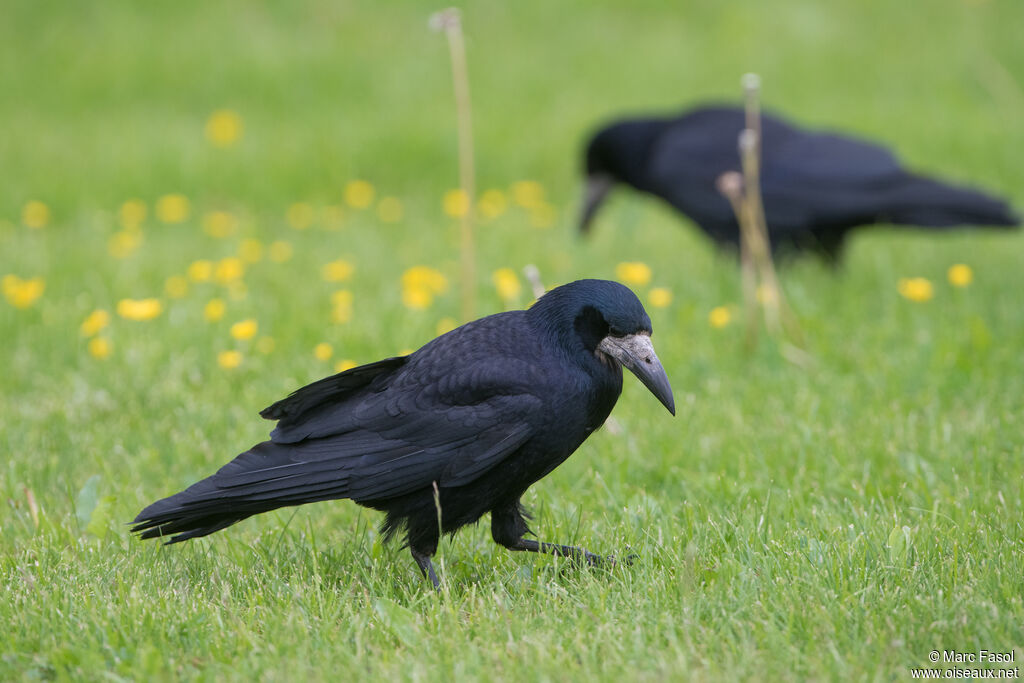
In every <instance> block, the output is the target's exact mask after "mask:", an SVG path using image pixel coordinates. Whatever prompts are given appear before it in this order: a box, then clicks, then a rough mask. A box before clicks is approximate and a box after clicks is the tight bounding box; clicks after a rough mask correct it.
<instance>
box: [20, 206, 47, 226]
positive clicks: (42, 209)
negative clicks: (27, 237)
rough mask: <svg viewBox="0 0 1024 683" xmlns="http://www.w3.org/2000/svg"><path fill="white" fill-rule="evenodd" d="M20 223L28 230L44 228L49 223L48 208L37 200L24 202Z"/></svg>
mask: <svg viewBox="0 0 1024 683" xmlns="http://www.w3.org/2000/svg"><path fill="white" fill-rule="evenodd" d="M21 222H22V223H24V224H25V225H26V226H28V227H30V228H45V227H46V224H47V223H49V222H50V207H48V206H47V205H46V204H43V203H42V202H41V201H39V200H38V199H33V200H32V201H30V202H26V204H25V206H24V207H22V209H21Z"/></svg>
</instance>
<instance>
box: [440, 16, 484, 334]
mask: <svg viewBox="0 0 1024 683" xmlns="http://www.w3.org/2000/svg"><path fill="white" fill-rule="evenodd" d="M431 25H432V26H434V27H435V28H437V29H438V30H443V31H444V33H445V37H446V38H447V39H448V51H449V54H450V56H451V63H452V83H453V86H454V90H455V110H456V117H457V125H458V137H459V186H460V187H461V189H462V192H463V194H464V196H465V197H466V202H467V206H466V211H465V212H464V213H463V214H462V217H461V219H460V231H459V233H460V235H459V243H460V245H461V247H460V250H461V254H460V264H461V277H460V279H461V289H462V311H461V312H462V320H463V322H466V321H469V320H472V319H473V318H475V317H476V315H475V314H476V251H475V247H474V240H473V224H474V218H475V216H474V203H475V202H474V197H476V170H475V167H474V160H473V119H472V104H471V101H470V98H469V70H468V68H467V66H466V44H465V41H464V40H463V37H462V20H461V18H460V15H459V10H458V9H456V8H454V7H450V8H448V9H446V10H442V11H440V12H438V13H437V14H435V15H434V16H433V17H431Z"/></svg>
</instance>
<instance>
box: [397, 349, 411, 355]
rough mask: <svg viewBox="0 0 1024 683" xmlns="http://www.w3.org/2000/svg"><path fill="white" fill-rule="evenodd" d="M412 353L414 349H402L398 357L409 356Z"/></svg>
mask: <svg viewBox="0 0 1024 683" xmlns="http://www.w3.org/2000/svg"><path fill="white" fill-rule="evenodd" d="M410 353H412V349H408V348H407V349H400V350H399V351H398V355H399V356H408V355H409V354H410Z"/></svg>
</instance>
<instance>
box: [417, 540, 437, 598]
mask: <svg viewBox="0 0 1024 683" xmlns="http://www.w3.org/2000/svg"><path fill="white" fill-rule="evenodd" d="M409 550H410V551H412V559H414V560H416V564H417V565H418V566H419V568H420V571H421V572H423V576H426V577H429V578H430V582H431V583H432V584H434V588H435V589H437V590H441V582H440V581H438V580H437V574H436V573H435V572H434V563H433V562H431V560H430V555H426V554H424V553H421V552H418V551H417V550H416V548H413V547H411V546H410V547H409Z"/></svg>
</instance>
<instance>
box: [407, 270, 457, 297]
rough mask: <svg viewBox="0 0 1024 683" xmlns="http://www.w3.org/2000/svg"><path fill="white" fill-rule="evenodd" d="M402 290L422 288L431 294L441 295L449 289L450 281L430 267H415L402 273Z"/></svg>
mask: <svg viewBox="0 0 1024 683" xmlns="http://www.w3.org/2000/svg"><path fill="white" fill-rule="evenodd" d="M402 288H403V289H413V288H422V289H425V290H427V291H428V292H429V293H431V294H441V293H442V292H444V291H445V290H447V289H448V279H447V278H446V277H445V276H444V274H442V273H441V271H439V270H437V269H435V268H431V267H430V266H413V267H412V268H408V269H407V270H406V271H405V272H404V273H402Z"/></svg>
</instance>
